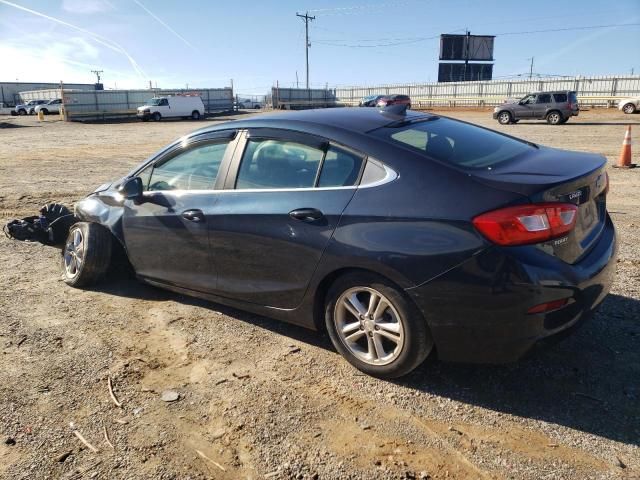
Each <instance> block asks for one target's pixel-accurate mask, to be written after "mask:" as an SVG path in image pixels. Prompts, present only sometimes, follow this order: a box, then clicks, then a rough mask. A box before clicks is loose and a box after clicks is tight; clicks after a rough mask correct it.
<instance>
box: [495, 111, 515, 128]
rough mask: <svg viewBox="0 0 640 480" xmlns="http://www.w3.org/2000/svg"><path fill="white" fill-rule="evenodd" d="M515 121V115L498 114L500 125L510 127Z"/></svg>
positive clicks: (504, 112) (507, 113) (505, 112)
mask: <svg viewBox="0 0 640 480" xmlns="http://www.w3.org/2000/svg"><path fill="white" fill-rule="evenodd" d="M512 121H513V115H511V113H509V112H507V111H503V112H500V113H499V114H498V123H499V124H500V125H508V124H510V123H511V122H512Z"/></svg>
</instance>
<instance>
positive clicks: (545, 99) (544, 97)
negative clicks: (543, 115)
mask: <svg viewBox="0 0 640 480" xmlns="http://www.w3.org/2000/svg"><path fill="white" fill-rule="evenodd" d="M536 103H551V95H550V94H548V93H541V94H540V95H538V99H537V100H536Z"/></svg>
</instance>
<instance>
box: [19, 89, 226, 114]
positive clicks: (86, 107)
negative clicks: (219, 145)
mask: <svg viewBox="0 0 640 480" xmlns="http://www.w3.org/2000/svg"><path fill="white" fill-rule="evenodd" d="M181 93H183V94H184V93H189V94H193V95H200V98H202V103H204V108H205V112H206V113H207V114H210V113H213V112H220V111H226V110H232V109H233V90H232V89H231V88H207V89H196V90H194V89H190V90H94V91H87V90H67V89H65V90H64V106H65V110H66V114H67V120H106V119H111V118H126V117H132V116H135V115H136V109H137V108H138V107H140V106H142V105H144V104H145V103H147V102H148V101H149V99H151V98H152V97H154V96H163V95H177V94H181ZM20 97H21V98H22V101H28V100H33V99H55V98H60V89H50V90H33V91H30V92H20Z"/></svg>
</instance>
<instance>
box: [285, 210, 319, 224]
mask: <svg viewBox="0 0 640 480" xmlns="http://www.w3.org/2000/svg"><path fill="white" fill-rule="evenodd" d="M289 216H290V217H291V218H295V219H296V220H302V221H303V222H315V221H316V220H320V219H321V218H322V217H324V214H323V213H322V212H321V211H320V210H318V209H317V208H298V209H296V210H291V211H290V212H289Z"/></svg>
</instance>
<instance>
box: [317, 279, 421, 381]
mask: <svg viewBox="0 0 640 480" xmlns="http://www.w3.org/2000/svg"><path fill="white" fill-rule="evenodd" d="M325 323H326V327H327V331H328V333H329V337H330V338H331V341H332V342H333V345H334V347H335V348H336V350H338V352H339V353H340V354H341V355H342V356H343V357H345V358H346V360H347V361H348V362H349V363H351V364H352V365H353V366H354V367H356V368H357V369H358V370H361V371H362V372H364V373H366V374H368V375H371V376H374V377H378V378H397V377H400V376H402V375H405V374H407V373H409V372H410V371H411V370H413V369H414V368H416V367H417V366H418V365H420V364H421V363H422V362H423V361H424V360H425V358H427V356H428V355H429V353H430V352H431V350H432V349H433V339H432V338H431V335H430V333H429V329H428V327H427V324H426V322H425V320H424V318H423V316H422V315H421V313H420V311H419V310H418V309H417V307H416V306H415V305H414V304H413V303H412V302H411V300H410V299H409V298H407V297H406V295H405V294H404V293H403V292H402V291H401V290H400V289H398V288H397V287H396V286H395V285H393V284H392V283H391V282H389V281H388V280H386V279H384V278H383V277H380V276H378V275H374V274H370V273H364V272H354V273H350V274H347V275H344V276H342V277H340V278H338V280H336V281H335V282H334V284H333V285H332V286H331V288H330V289H329V292H328V294H327V302H326V305H325Z"/></svg>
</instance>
